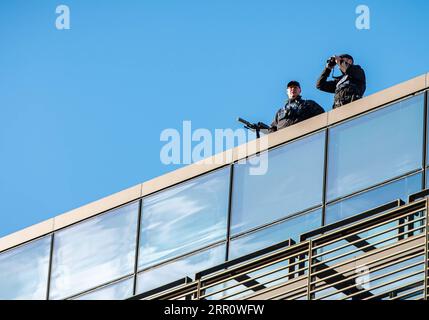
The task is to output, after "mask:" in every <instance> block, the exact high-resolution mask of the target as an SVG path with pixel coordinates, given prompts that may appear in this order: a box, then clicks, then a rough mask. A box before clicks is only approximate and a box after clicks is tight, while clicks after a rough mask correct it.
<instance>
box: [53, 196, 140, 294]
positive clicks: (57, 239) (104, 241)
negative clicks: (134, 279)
mask: <svg viewBox="0 0 429 320" xmlns="http://www.w3.org/2000/svg"><path fill="white" fill-rule="evenodd" d="M138 208H139V203H138V202H135V203H133V204H131V205H128V206H124V207H121V208H119V209H116V210H114V211H112V212H109V213H107V214H103V215H100V216H96V217H94V218H92V219H90V220H87V221H85V222H82V223H79V224H77V225H75V226H72V227H70V228H67V229H64V230H62V231H59V232H57V233H55V236H54V253H53V265H52V280H51V286H52V288H51V292H50V295H51V297H50V298H51V299H61V298H66V297H69V296H72V295H74V294H76V293H79V292H82V291H85V290H87V289H90V288H94V287H96V286H97V285H101V284H103V283H106V282H108V281H111V280H114V279H117V278H120V277H122V276H125V275H127V274H130V273H132V272H133V271H134V261H135V254H136V231H137V217H138Z"/></svg>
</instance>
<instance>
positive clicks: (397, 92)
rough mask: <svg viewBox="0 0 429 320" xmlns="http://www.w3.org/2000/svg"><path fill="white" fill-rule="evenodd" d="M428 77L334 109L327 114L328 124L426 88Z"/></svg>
mask: <svg viewBox="0 0 429 320" xmlns="http://www.w3.org/2000/svg"><path fill="white" fill-rule="evenodd" d="M428 75H429V74H424V75H421V76H418V77H416V78H414V79H411V80H408V81H405V82H403V83H400V84H397V85H395V86H393V87H390V88H387V89H384V90H382V91H379V92H377V93H374V94H372V95H370V96H367V97H364V98H362V99H360V100H357V101H354V102H352V103H349V104H348V105H346V106H344V107H341V108H338V109H334V110H332V111H330V112H328V124H329V125H333V124H336V123H338V122H341V121H344V120H347V119H349V118H352V117H355V116H357V115H359V114H361V113H365V112H367V111H370V110H372V109H375V108H376V107H378V106H382V105H385V104H388V103H390V102H393V101H395V100H398V99H401V98H403V97H406V96H408V95H410V94H413V93H415V92H418V91H421V90H424V89H425V88H427V81H428Z"/></svg>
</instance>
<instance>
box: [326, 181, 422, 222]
mask: <svg viewBox="0 0 429 320" xmlns="http://www.w3.org/2000/svg"><path fill="white" fill-rule="evenodd" d="M421 185H422V175H421V174H420V173H419V174H415V175H412V176H409V177H407V178H404V179H401V180H398V181H395V182H391V183H389V184H387V185H385V186H382V187H379V188H377V189H374V190H370V191H367V192H365V193H362V194H359V195H356V196H354V197H351V198H349V199H346V200H343V201H341V202H338V203H335V204H333V205H329V206H327V207H326V224H331V223H334V222H336V221H339V220H343V219H346V218H348V217H351V216H354V215H356V214H359V213H362V212H364V211H367V210H369V209H372V208H375V207H378V206H381V205H383V204H385V203H388V202H390V201H393V200H396V199H402V200H404V201H407V200H408V196H409V195H410V194H413V193H415V192H418V191H420V189H421Z"/></svg>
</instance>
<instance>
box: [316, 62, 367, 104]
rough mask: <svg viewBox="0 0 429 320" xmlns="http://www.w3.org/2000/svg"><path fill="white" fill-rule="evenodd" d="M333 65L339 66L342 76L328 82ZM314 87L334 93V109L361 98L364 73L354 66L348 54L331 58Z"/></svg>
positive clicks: (363, 86) (364, 80)
mask: <svg viewBox="0 0 429 320" xmlns="http://www.w3.org/2000/svg"><path fill="white" fill-rule="evenodd" d="M335 65H338V66H339V68H340V70H341V73H342V75H341V76H339V77H334V80H330V81H328V80H327V79H328V77H329V74H330V73H331V71H332V70H333V69H334V68H335ZM316 87H317V89H319V90H322V91H325V92H330V93H335V97H334V106H333V108H334V109H335V108H338V107H341V106H343V105H345V104H347V103H350V102H352V101H355V100H358V99H360V98H362V97H363V94H364V93H365V90H366V78H365V72H364V71H363V69H362V68H361V67H360V66H358V65H355V64H354V60H353V57H352V56H351V55H349V54H342V55H340V56H332V57H331V58H330V59H329V60H328V61H327V65H326V67H325V70H323V72H322V75H321V76H320V78H319V79H318V80H317V84H316Z"/></svg>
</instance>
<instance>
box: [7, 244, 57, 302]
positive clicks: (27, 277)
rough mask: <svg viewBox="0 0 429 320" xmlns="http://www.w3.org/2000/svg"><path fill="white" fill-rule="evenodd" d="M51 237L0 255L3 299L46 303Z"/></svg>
mask: <svg viewBox="0 0 429 320" xmlns="http://www.w3.org/2000/svg"><path fill="white" fill-rule="evenodd" d="M50 247H51V237H50V236H48V237H44V238H42V239H39V240H36V241H33V242H31V243H29V244H26V245H23V246H20V247H17V248H14V249H11V250H8V251H5V252H3V253H1V254H0V300H45V299H46V292H47V288H48V272H49V251H50Z"/></svg>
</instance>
